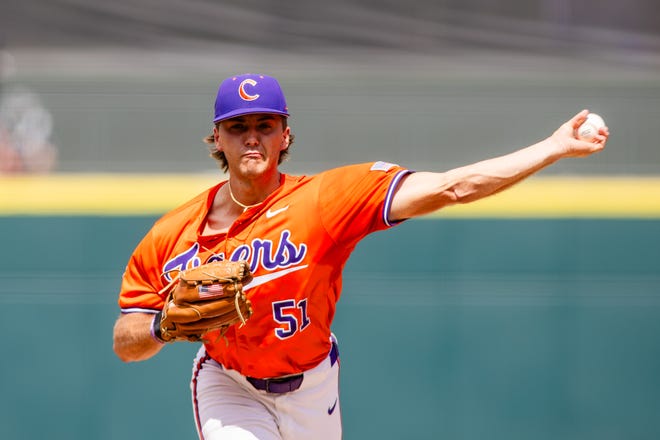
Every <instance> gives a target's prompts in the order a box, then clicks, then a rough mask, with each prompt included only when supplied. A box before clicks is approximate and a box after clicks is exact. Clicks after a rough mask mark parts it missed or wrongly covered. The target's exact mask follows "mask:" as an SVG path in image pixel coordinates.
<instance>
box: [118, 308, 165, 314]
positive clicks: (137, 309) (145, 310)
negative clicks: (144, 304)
mask: <svg viewBox="0 0 660 440" xmlns="http://www.w3.org/2000/svg"><path fill="white" fill-rule="evenodd" d="M121 312H122V313H124V314H125V313H150V314H152V315H155V314H156V313H158V312H160V310H154V309H143V308H140V307H128V308H125V309H121Z"/></svg>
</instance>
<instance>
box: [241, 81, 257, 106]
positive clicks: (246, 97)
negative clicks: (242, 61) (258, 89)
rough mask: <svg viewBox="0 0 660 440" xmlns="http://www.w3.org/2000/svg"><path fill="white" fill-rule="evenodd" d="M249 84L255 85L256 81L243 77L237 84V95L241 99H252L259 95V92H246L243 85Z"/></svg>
mask: <svg viewBox="0 0 660 440" xmlns="http://www.w3.org/2000/svg"><path fill="white" fill-rule="evenodd" d="M246 84H249V85H251V86H252V87H254V86H256V85H257V82H256V81H255V80H253V79H250V78H248V79H244V80H243V81H242V82H241V84H240V85H239V86H238V95H239V96H240V97H241V99H242V100H244V101H254V100H255V99H257V98H258V97H259V94H258V93H256V94H254V95H250V94H249V93H248V92H246V91H245V85H246Z"/></svg>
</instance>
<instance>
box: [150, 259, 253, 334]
mask: <svg viewBox="0 0 660 440" xmlns="http://www.w3.org/2000/svg"><path fill="white" fill-rule="evenodd" d="M178 278H179V280H178V283H177V284H176V286H175V287H174V288H173V289H172V290H171V291H170V293H169V295H168V298H167V301H166V302H165V306H164V307H163V310H162V312H159V313H158V314H157V315H156V317H155V318H154V325H153V329H152V330H153V334H154V336H155V337H156V338H157V339H160V340H162V341H164V342H173V341H180V340H186V341H191V342H194V341H203V340H204V339H203V336H204V334H206V333H207V332H209V331H212V330H220V331H221V333H220V334H221V335H224V332H225V331H226V330H227V328H228V327H229V326H230V325H233V324H236V323H239V322H240V323H241V324H245V323H246V321H247V320H248V318H250V316H251V315H252V306H251V304H250V301H249V300H248V299H247V298H246V297H245V294H244V293H243V286H245V285H246V284H248V283H249V282H250V281H252V273H251V272H250V266H249V264H248V263H247V261H215V262H212V263H207V264H203V265H201V266H199V267H196V268H194V269H190V270H186V271H182V272H180V273H179V275H178Z"/></svg>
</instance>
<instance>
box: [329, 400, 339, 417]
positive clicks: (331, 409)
mask: <svg viewBox="0 0 660 440" xmlns="http://www.w3.org/2000/svg"><path fill="white" fill-rule="evenodd" d="M335 408H337V399H336V398H335V403H333V404H332V406H329V407H328V415H332V413H333V412H335Z"/></svg>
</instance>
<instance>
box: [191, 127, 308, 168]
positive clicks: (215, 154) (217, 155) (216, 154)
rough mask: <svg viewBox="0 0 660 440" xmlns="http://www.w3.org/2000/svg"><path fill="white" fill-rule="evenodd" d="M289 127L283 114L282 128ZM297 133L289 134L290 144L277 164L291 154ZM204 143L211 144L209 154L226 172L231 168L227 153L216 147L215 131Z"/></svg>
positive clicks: (281, 154) (282, 152) (281, 152)
mask: <svg viewBox="0 0 660 440" xmlns="http://www.w3.org/2000/svg"><path fill="white" fill-rule="evenodd" d="M219 126H220V122H217V123H216V124H215V127H216V128H218V127H219ZM287 127H288V121H287V118H286V117H285V116H282V129H283V130H286V128H287ZM295 137H296V136H295V135H294V134H293V133H290V134H289V145H288V146H287V148H286V149H285V150H282V151H280V157H279V159H278V161H277V164H278V165H279V164H281V163H282V162H284V160H285V159H286V158H287V157H288V156H289V148H291V145H292V144H293V140H294V139H295ZM203 140H204V143H205V144H207V145H208V146H209V153H210V154H209V155H210V156H211V157H212V158H213V159H215V160H217V161H218V162H219V164H220V168H222V170H223V171H224V172H225V173H226V172H227V171H228V170H229V163H227V158H226V157H225V153H223V152H222V151H218V150H217V149H216V148H215V137H214V136H213V133H211V134H210V135H208V136H206V137H205V138H204V139H203Z"/></svg>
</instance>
